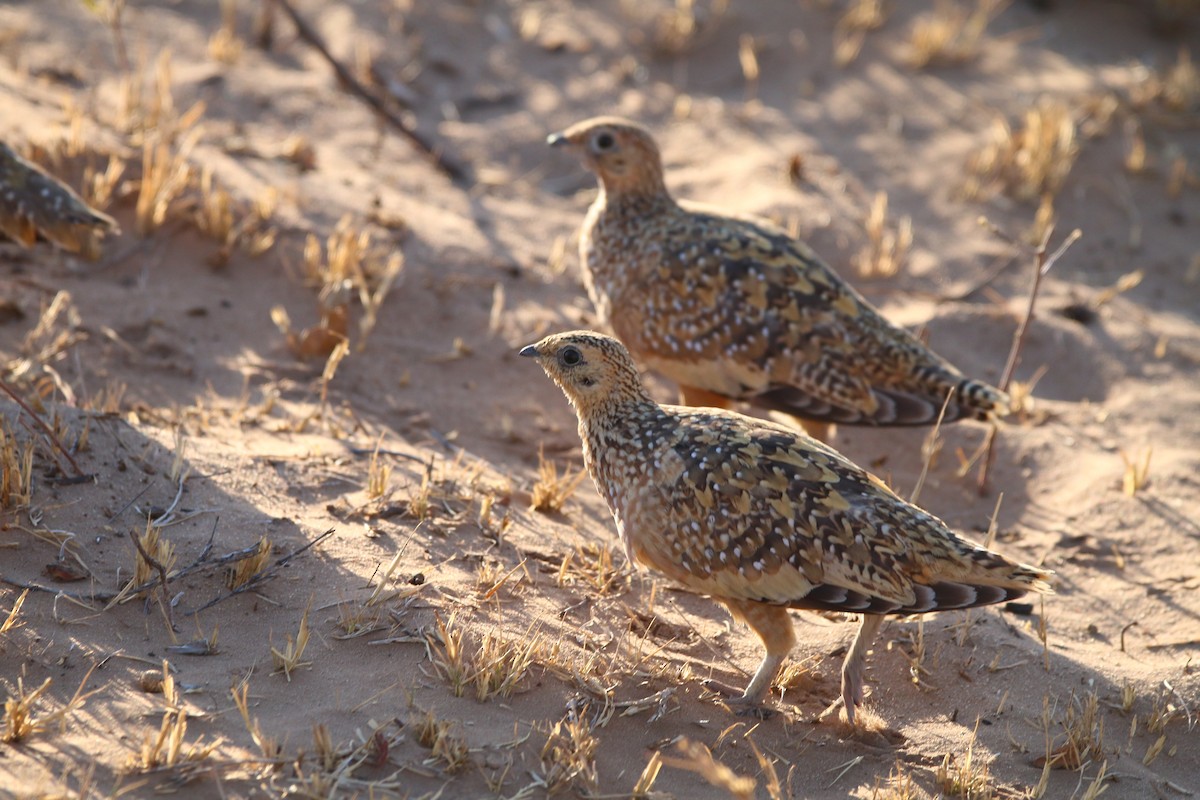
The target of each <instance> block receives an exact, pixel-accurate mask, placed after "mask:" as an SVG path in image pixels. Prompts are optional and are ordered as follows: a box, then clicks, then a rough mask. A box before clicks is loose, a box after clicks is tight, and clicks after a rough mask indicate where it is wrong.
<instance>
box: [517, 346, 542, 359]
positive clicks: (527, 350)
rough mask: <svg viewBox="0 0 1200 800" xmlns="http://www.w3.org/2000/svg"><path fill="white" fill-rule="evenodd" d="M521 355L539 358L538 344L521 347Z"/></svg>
mask: <svg viewBox="0 0 1200 800" xmlns="http://www.w3.org/2000/svg"><path fill="white" fill-rule="evenodd" d="M520 355H523V356H525V357H526V358H537V356H538V351H537V345H535V344H527V345H525V346H524V347H522V348H521V352H520Z"/></svg>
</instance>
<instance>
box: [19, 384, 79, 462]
mask: <svg viewBox="0 0 1200 800" xmlns="http://www.w3.org/2000/svg"><path fill="white" fill-rule="evenodd" d="M0 389H3V390H4V392H5V394H7V395H8V396H9V397H11V398H12V399H13V400H14V401H15V402H16V404H17V405H19V406H20V407H21V408H22V409H24V410H25V413H26V414H28V415H29V416H30V418H32V419H33V422H34V424H35V425H37V426H38V427H39V428H41V430H42V433H44V434H45V435H46V437H47V438H48V439H50V443H51V444H53V445H54V446H55V447H56V448H57V449H58V451H59V452H60V453H62V454H63V456H65V457H66V459H67V461H69V462H70V463H71V469H73V470H75V475H76V477H83V475H84V472H83V470H81V469H80V468H79V464H77V463H75V458H74V457H73V456H72V455H71V453H70V452H68V450H67V448H66V447H65V446H64V445H63V443H62V442H60V441H59V439H58V437H57V436H55V435H54V431H53V430H51V429H50V426H49V425H47V424H46V423H45V422H44V421H43V420H42V418H41V417H39V416H38V415H37V414H36V413H34V410H33V409H32V408H30V407H29V406H28V405H26V403H25V401H24V400H22V399H21V398H20V396H19V395H18V394H17V393H16V392H15V391H14V390H13V388H12V387H11V386H9V385H8V381H6V380H4V379H3V378H0Z"/></svg>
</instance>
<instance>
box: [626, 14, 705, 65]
mask: <svg viewBox="0 0 1200 800" xmlns="http://www.w3.org/2000/svg"><path fill="white" fill-rule="evenodd" d="M621 5H622V7H623V8H624V10H625V12H626V14H627V15H628V16H630V17H631V18H632V19H634V20H637V22H635V24H636V25H637V26H638V27H644V28H648V33H647V34H646V40H647V41H646V44H647V45H648V47H649V50H650V53H651V55H653V56H654V57H656V58H663V59H673V58H679V57H680V56H683V55H686V54H688V53H690V52H691V51H693V50H694V49H695V48H696V47H698V46H699V45H700V44H702V43H704V42H705V41H708V40H709V39H710V38H711V37H712V35H713V34H714V33H715V32H716V30H717V28H718V25H719V23H720V21H721V20H722V19H723V18H724V16H725V14H726V13H727V12H728V10H729V0H713V1H712V2H710V3H708V4H707V7H705V6H703V5H702V4H700V3H697V2H696V0H675V2H674V5H672V6H671V7H670V8H667V9H663V10H661V11H659V12H657V13H655V14H653V15H652V16H651V17H650V18H649V19H647V18H646V16H645V11H646V8H647V7H648V6H649V4H643V3H637V2H634V1H633V0H624V2H622V4H621Z"/></svg>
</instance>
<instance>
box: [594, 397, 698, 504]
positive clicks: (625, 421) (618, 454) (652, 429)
mask: <svg viewBox="0 0 1200 800" xmlns="http://www.w3.org/2000/svg"><path fill="white" fill-rule="evenodd" d="M576 410H577V411H580V409H579V408H578V406H576ZM676 424H677V423H676V420H675V419H674V418H673V417H672V416H671V415H670V414H669V413H667V411H666V410H665V409H663V407H662V406H660V405H659V404H658V403H656V402H654V401H653V400H651V399H650V398H649V396H646V397H644V398H640V399H638V400H636V401H635V400H632V399H629V400H625V401H623V402H619V403H611V404H606V405H604V406H601V407H594V408H591V409H589V410H588V412H587V413H583V412H582V411H580V413H579V438H580V440H582V442H583V455H584V462H585V463H586V464H587V465H588V468H589V469H590V470H591V471H592V476H593V477H604V476H606V474H607V472H608V471H609V470H610V469H612V468H615V465H616V464H617V463H620V462H621V461H623V460H624V459H626V458H628V457H629V456H630V455H633V454H642V453H645V452H646V451H647V450H648V449H653V448H655V447H656V446H657V443H658V442H659V441H660V440H662V439H663V438H664V437H665V436H667V434H668V433H669V432H670V431H672V430H674V429H675V427H676ZM598 483H599V481H598ZM610 499H611V498H610Z"/></svg>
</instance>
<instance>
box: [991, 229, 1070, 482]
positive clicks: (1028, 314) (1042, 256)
mask: <svg viewBox="0 0 1200 800" xmlns="http://www.w3.org/2000/svg"><path fill="white" fill-rule="evenodd" d="M989 227H991V228H992V230H993V231H994V232H999V231H998V229H997V228H996V227H995V226H989ZM1053 233H1054V226H1053V225H1050V226H1048V227H1047V228H1046V233H1045V235H1043V236H1042V241H1041V242H1040V243H1038V246H1037V249H1036V250H1035V251H1034V259H1033V266H1034V272H1033V285H1032V286H1030V287H1029V303H1028V305H1027V306H1026V307H1025V316H1024V317H1023V318H1022V319H1021V324H1020V325H1018V326H1017V330H1016V332H1015V333H1014V334H1013V343H1012V348H1011V349H1010V350H1009V352H1008V363H1007V364H1005V365H1004V372H1003V374H1002V375H1001V377H1000V386H999V388H1000V390H1001V391H1003V392H1007V391H1008V387H1009V384H1011V383H1012V376H1013V373H1014V372H1015V371H1016V369H1017V364H1019V363H1020V362H1021V348H1022V347H1024V346H1025V335H1026V334H1027V333H1028V332H1029V322H1030V320H1032V319H1033V308H1034V306H1035V305H1036V304H1037V295H1038V290H1039V289H1040V288H1041V286H1042V277H1043V276H1044V275H1045V274H1046V273H1047V272H1049V271H1050V268H1051V267H1053V266H1054V264H1055V262H1057V261H1058V259H1060V258H1062V255H1063V253H1065V252H1067V249H1068V248H1069V247H1070V246H1071V245H1073V244H1075V242H1076V241H1077V240H1078V239H1079V237H1081V236H1082V235H1083V232H1082V231H1080V230H1079V229H1078V228H1076V229H1075V230H1073V231H1071V233H1070V235H1068V236H1067V238H1066V239H1064V240H1063V242H1062V244H1060V245H1059V246H1058V249H1057V250H1055V251H1054V252H1053V253H1051V254H1050V255H1049V256H1047V255H1046V247H1047V246H1048V245H1049V244H1050V236H1051V235H1052V234H1053ZM1005 238H1008V237H1005ZM997 430H999V429H998V428H997V427H996V425H995V424H993V425H992V427H991V428H990V429H989V430H988V434H987V444H986V446H985V450H984V455H983V461H982V463H981V464H980V466H979V481H978V483H977V484H976V489H977V490H978V491H979V493H980V494H981V495H982V494H987V480H988V472H989V471H990V470H991V466H992V459H993V458H994V457H995V451H994V445H995V444H996V431H997Z"/></svg>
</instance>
